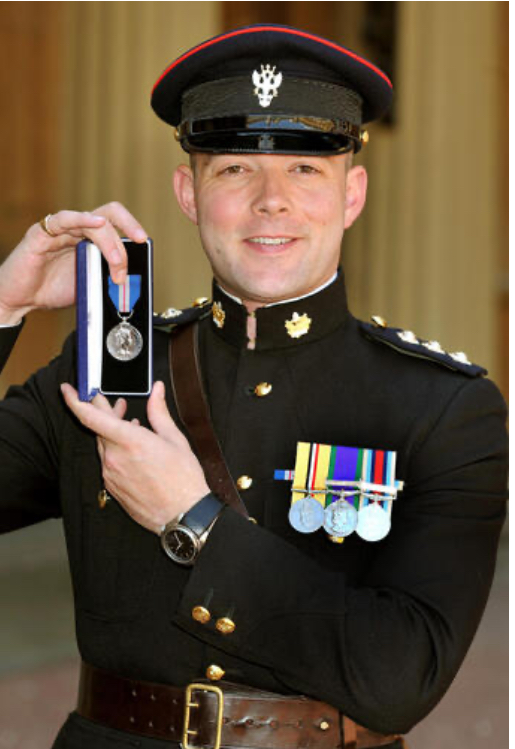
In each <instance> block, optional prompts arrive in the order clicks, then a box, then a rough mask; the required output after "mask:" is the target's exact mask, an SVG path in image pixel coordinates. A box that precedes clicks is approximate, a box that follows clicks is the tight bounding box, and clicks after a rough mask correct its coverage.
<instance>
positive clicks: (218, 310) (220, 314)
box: [211, 302, 225, 328]
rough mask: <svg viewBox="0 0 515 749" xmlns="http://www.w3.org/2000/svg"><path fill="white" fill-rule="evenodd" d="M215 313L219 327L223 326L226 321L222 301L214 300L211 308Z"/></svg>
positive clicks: (214, 316)
mask: <svg viewBox="0 0 515 749" xmlns="http://www.w3.org/2000/svg"><path fill="white" fill-rule="evenodd" d="M211 312H212V314H213V321H214V323H215V325H216V326H217V328H223V326H224V323H225V312H224V310H223V308H222V305H221V304H220V302H214V303H213V307H212V310H211Z"/></svg>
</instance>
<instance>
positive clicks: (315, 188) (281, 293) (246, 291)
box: [174, 154, 366, 309]
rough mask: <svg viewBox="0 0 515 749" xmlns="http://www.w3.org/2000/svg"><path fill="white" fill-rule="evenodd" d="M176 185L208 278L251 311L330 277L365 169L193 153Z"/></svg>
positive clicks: (359, 202) (336, 160) (360, 197)
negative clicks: (211, 276) (204, 256)
mask: <svg viewBox="0 0 515 749" xmlns="http://www.w3.org/2000/svg"><path fill="white" fill-rule="evenodd" d="M194 159H195V161H194V166H195V168H194V173H192V171H191V170H190V169H189V168H188V167H186V166H181V167H179V169H178V170H177V172H176V174H175V177H174V182H175V191H176V195H177V199H178V201H179V204H180V206H181V208H182V210H183V211H184V212H185V213H186V215H187V216H189V218H191V219H192V220H193V221H194V222H195V223H197V224H198V227H199V232H200V237H201V241H202V245H203V247H204V250H205V252H206V254H207V256H208V258H209V261H210V263H211V265H212V268H213V272H214V276H215V278H216V279H217V281H218V282H219V283H220V285H221V286H222V287H223V288H224V289H225V290H226V291H228V292H230V293H232V294H234V295H235V296H237V297H240V298H241V299H242V300H243V302H244V303H245V304H246V305H247V307H248V308H249V309H255V308H256V307H258V306H261V305H263V304H270V303H271V302H277V301H281V300H284V299H290V298H293V297H297V296H302V295H304V294H308V293H309V292H310V291H313V290H314V289H316V288H317V287H318V286H320V285H322V284H323V283H324V282H325V281H327V280H329V279H330V278H331V276H332V275H333V274H334V272H335V270H336V268H337V266H338V262H339V257H340V244H341V240H342V237H343V233H344V230H345V229H346V228H347V227H348V226H350V225H351V223H352V222H353V221H354V220H355V218H356V217H357V215H359V213H360V212H361V209H362V207H363V204H364V201H365V194H366V173H365V171H364V169H363V167H353V168H352V169H350V170H349V169H348V168H347V167H348V163H347V162H348V157H347V156H346V155H340V156H329V157H328V156H325V157H315V156H287V155H276V154H273V155H268V154H266V155H265V154H256V155H254V154H243V155H240V154H237V155H235V154H224V155H207V154H196V155H195V157H194Z"/></svg>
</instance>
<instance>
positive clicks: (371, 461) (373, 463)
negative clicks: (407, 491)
mask: <svg viewBox="0 0 515 749" xmlns="http://www.w3.org/2000/svg"><path fill="white" fill-rule="evenodd" d="M396 458H397V453H395V452H394V451H392V450H372V449H369V448H360V447H341V446H334V445H321V444H319V443H316V442H314V443H309V442H298V443H297V456H296V462H295V470H294V471H285V470H276V471H275V472H274V478H275V479H279V480H292V481H293V487H292V504H293V503H294V502H297V501H298V500H299V499H302V498H303V497H305V496H306V495H307V494H310V493H311V492H313V497H314V498H315V499H316V500H317V501H318V502H320V504H321V505H322V506H323V507H327V506H328V505H330V504H331V503H332V502H335V501H336V500H337V499H339V498H340V495H339V494H338V487H329V488H328V487H327V481H329V482H330V481H349V482H350V481H356V482H358V481H363V482H365V483H368V484H372V483H373V484H377V485H381V486H388V487H391V488H392V489H402V488H403V482H402V481H396V479H395V467H396ZM342 488H343V489H344V490H349V489H351V488H352V487H351V486H343V487H342ZM313 490H315V491H313ZM323 490H326V492H327V493H326V494H324V493H322V491H323ZM362 491H365V492H366V493H368V494H370V489H368V490H367V489H366V488H365V489H364V490H362ZM373 493H374V494H376V495H377V500H375V499H372V500H371V499H370V497H368V496H363V494H361V493H360V490H359V488H357V487H356V493H355V494H354V495H349V496H348V497H345V499H346V500H347V501H348V502H349V503H350V504H352V505H353V506H354V507H355V508H356V509H361V508H362V507H366V506H367V505H368V504H370V502H378V503H379V505H380V506H381V507H382V508H383V509H384V510H385V512H388V514H390V513H391V511H392V500H390V499H383V495H381V493H379V492H377V491H375V492H373Z"/></svg>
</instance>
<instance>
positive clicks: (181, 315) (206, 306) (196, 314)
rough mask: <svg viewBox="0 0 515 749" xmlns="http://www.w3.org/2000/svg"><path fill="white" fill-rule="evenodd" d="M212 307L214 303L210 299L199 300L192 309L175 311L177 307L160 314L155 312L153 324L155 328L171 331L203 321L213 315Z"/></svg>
mask: <svg viewBox="0 0 515 749" xmlns="http://www.w3.org/2000/svg"><path fill="white" fill-rule="evenodd" d="M212 306H213V305H212V302H210V301H209V300H208V299H199V300H197V301H196V302H194V303H193V306H192V307H186V309H175V307H169V308H168V309H166V310H165V311H164V312H161V313H160V314H157V313H156V312H154V317H153V320H152V322H153V325H154V328H160V329H161V330H171V329H172V328H175V327H177V326H178V325H187V324H188V323H190V322H195V321H196V320H202V319H203V318H204V317H207V316H208V315H210V314H211V307H212Z"/></svg>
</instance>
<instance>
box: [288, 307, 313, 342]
mask: <svg viewBox="0 0 515 749" xmlns="http://www.w3.org/2000/svg"><path fill="white" fill-rule="evenodd" d="M284 324H285V326H286V330H287V331H288V335H289V336H290V338H300V337H301V336H303V335H306V333H308V332H309V329H310V327H311V318H310V317H308V316H307V314H306V313H304V314H303V315H299V313H298V312H294V313H293V316H292V318H291V320H286V322H285V323H284Z"/></svg>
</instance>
